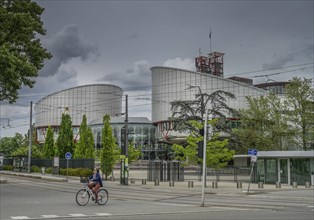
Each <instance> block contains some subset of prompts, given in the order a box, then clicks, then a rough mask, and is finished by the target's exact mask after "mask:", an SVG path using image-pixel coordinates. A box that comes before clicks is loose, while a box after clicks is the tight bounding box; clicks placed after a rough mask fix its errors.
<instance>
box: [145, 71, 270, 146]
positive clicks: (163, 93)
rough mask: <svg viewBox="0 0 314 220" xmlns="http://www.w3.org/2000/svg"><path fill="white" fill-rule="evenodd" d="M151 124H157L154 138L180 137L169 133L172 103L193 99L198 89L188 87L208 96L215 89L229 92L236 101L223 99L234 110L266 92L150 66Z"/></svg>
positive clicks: (238, 84)
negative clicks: (249, 98) (247, 99)
mask: <svg viewBox="0 0 314 220" xmlns="http://www.w3.org/2000/svg"><path fill="white" fill-rule="evenodd" d="M151 72H152V123H154V124H155V125H157V139H159V140H162V139H165V137H166V138H167V137H169V136H173V137H179V136H184V134H179V133H175V132H174V131H173V130H172V123H171V121H170V120H169V117H172V112H171V105H170V103H171V102H172V101H178V100H182V101H184V100H194V99H195V94H197V93H198V88H195V89H187V88H188V87H189V86H199V87H200V89H201V91H202V93H208V94H211V93H213V92H215V91H217V90H222V91H225V92H231V93H232V94H234V95H235V97H236V99H229V100H227V103H226V104H227V105H228V106H229V107H232V108H234V109H240V108H246V107H247V101H246V96H253V97H257V96H261V95H264V94H266V93H267V91H265V90H263V89H260V88H257V87H254V86H253V85H249V84H247V83H243V82H239V81H235V80H232V79H226V78H223V77H221V76H216V75H213V74H209V73H202V72H194V71H189V70H183V69H177V68H170V67H161V66H158V67H152V68H151Z"/></svg>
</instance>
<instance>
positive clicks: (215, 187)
mask: <svg viewBox="0 0 314 220" xmlns="http://www.w3.org/2000/svg"><path fill="white" fill-rule="evenodd" d="M1 174H5V175H15V176H24V177H31V178H37V179H43V180H48V181H57V182H67V177H66V176H61V175H51V174H42V173H24V172H12V171H0V183H7V180H6V179H5V177H2V176H1ZM114 177H115V178H114V180H113V181H112V179H111V180H109V179H108V180H105V181H106V184H108V186H120V187H139V188H140V187H143V188H152V189H162V190H176V191H187V190H188V191H194V192H195V191H198V192H200V191H201V189H202V186H203V185H202V181H198V180H193V181H192V180H189V181H181V182H173V181H171V182H162V181H147V171H146V170H131V171H130V172H129V184H128V186H125V185H121V184H120V179H119V178H120V173H119V172H118V171H117V170H115V171H114ZM68 180H69V181H71V182H76V181H77V182H79V181H80V178H79V177H72V176H69V177H68ZM205 187H206V188H205V189H206V193H229V194H230V193H235V194H246V193H247V191H248V187H249V183H248V182H241V183H235V182H230V181H219V182H216V181H213V180H210V179H208V178H207V180H206V186H205ZM296 189H306V188H305V186H304V185H299V186H297V188H293V186H291V185H287V184H281V187H280V188H276V184H260V185H259V184H257V183H251V184H250V189H249V192H250V193H251V194H254V193H255V194H256V193H263V192H267V191H269V192H270V191H280V190H296ZM307 189H311V190H313V186H311V187H310V188H307Z"/></svg>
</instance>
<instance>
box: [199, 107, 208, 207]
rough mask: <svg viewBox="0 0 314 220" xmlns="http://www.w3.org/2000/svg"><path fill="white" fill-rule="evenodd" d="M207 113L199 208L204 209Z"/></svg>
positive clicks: (206, 114)
mask: <svg viewBox="0 0 314 220" xmlns="http://www.w3.org/2000/svg"><path fill="white" fill-rule="evenodd" d="M208 112H209V110H208V109H207V110H206V113H205V123H204V146H203V179H202V201H201V206H202V207H204V197H205V180H206V145H207V120H208Z"/></svg>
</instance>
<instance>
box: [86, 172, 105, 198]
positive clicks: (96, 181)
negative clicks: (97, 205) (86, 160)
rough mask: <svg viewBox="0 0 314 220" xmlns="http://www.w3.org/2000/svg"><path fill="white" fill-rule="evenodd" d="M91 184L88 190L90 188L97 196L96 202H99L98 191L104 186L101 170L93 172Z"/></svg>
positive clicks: (90, 178)
mask: <svg viewBox="0 0 314 220" xmlns="http://www.w3.org/2000/svg"><path fill="white" fill-rule="evenodd" d="M89 180H90V181H89V183H88V188H90V189H91V190H92V191H93V193H94V194H95V197H96V202H97V201H98V194H97V192H98V190H99V188H100V187H102V186H103V184H102V179H101V176H100V173H99V168H95V169H94V172H93V175H91V176H90V177H89Z"/></svg>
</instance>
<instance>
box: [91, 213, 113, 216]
mask: <svg viewBox="0 0 314 220" xmlns="http://www.w3.org/2000/svg"><path fill="white" fill-rule="evenodd" d="M95 215H99V216H109V215H112V214H110V213H95Z"/></svg>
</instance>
